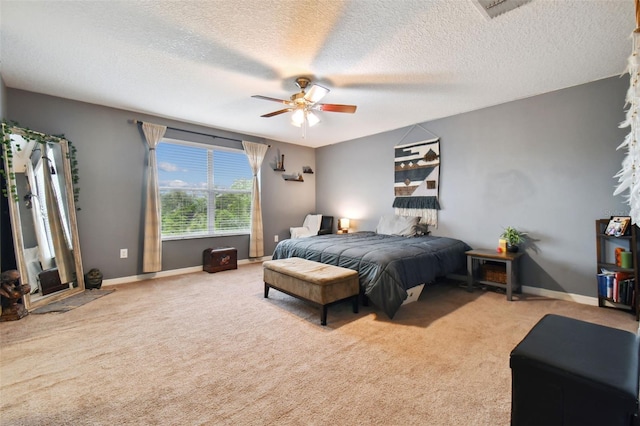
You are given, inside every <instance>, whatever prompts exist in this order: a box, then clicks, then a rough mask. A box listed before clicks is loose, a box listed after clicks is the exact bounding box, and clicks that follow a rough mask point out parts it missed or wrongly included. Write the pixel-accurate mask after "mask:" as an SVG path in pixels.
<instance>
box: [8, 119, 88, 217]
mask: <svg viewBox="0 0 640 426" xmlns="http://www.w3.org/2000/svg"><path fill="white" fill-rule="evenodd" d="M12 134H19V135H20V136H22V137H23V138H24V139H25V140H27V141H35V142H37V143H39V144H41V145H45V144H46V143H47V142H53V143H60V141H62V140H66V141H67V144H68V146H69V152H68V154H67V159H68V160H69V162H70V165H71V182H72V184H73V185H72V186H73V201H74V202H75V203H76V210H80V208H79V207H78V206H77V203H78V200H79V195H80V188H79V187H78V182H79V181H80V178H79V170H78V160H77V158H76V151H77V149H76V147H75V146H74V145H73V143H72V142H71V141H70V140H68V139H66V138H65V137H64V135H45V134H42V133H40V132H35V131H33V130H30V129H27V128H24V127H20V125H19V124H18V123H16V122H15V121H5V120H3V121H2V126H0V140H1V141H2V159H3V160H6V164H7V165H8V167H9V170H13V151H12V149H11V135H12ZM18 149H20V148H18ZM0 174H1V175H2V176H3V177H4V179H5V181H6V183H7V186H6V188H3V189H2V194H3V195H4V196H5V197H7V198H9V197H12V198H13V199H14V201H16V202H19V201H20V197H19V196H18V187H17V186H16V175H15V173H14V172H13V171H11V172H10V173H9V172H7V170H5V169H1V170H0Z"/></svg>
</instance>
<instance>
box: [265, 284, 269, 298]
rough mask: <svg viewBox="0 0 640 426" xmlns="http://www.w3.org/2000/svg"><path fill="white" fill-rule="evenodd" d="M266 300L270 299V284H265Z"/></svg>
mask: <svg viewBox="0 0 640 426" xmlns="http://www.w3.org/2000/svg"><path fill="white" fill-rule="evenodd" d="M264 298H265V299H268V298H269V284H267V283H264Z"/></svg>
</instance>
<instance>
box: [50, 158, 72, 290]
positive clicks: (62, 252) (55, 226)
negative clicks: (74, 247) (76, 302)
mask: <svg viewBox="0 0 640 426" xmlns="http://www.w3.org/2000/svg"><path fill="white" fill-rule="evenodd" d="M42 159H43V164H42V171H43V175H44V191H45V202H46V206H47V218H48V219H49V230H50V232H51V240H52V243H53V251H54V253H55V259H56V266H57V267H58V273H59V274H60V281H61V282H63V283H69V282H72V281H75V279H76V277H75V272H76V268H75V265H74V261H73V255H72V254H71V248H70V247H71V243H70V242H69V241H68V239H67V235H66V234H65V232H64V225H63V223H62V221H63V219H62V217H61V214H60V211H61V210H60V205H59V204H58V197H56V193H55V191H54V189H53V183H52V178H51V165H52V164H55V162H54V161H53V158H52V157H51V156H49V150H48V149H46V151H45V156H44V157H43V158H42Z"/></svg>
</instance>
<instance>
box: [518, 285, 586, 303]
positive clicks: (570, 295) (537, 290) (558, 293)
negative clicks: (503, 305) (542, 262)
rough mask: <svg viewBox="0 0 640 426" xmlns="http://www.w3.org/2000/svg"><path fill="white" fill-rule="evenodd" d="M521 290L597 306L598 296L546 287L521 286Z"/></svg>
mask: <svg viewBox="0 0 640 426" xmlns="http://www.w3.org/2000/svg"><path fill="white" fill-rule="evenodd" d="M522 292H523V293H527V294H531V295H534V296H543V297H549V298H551V299H559V300H567V301H569V302H576V303H581V304H583V305H592V306H598V298H597V297H592V296H583V295H581V294H573V293H565V292H563V291H555V290H547V289H546V288H539V287H529V286H522Z"/></svg>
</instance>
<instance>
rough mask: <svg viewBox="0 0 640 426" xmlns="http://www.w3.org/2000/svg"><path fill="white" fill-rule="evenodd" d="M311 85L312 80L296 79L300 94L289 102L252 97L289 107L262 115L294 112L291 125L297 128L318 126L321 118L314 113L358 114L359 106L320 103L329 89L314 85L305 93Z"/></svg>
mask: <svg viewBox="0 0 640 426" xmlns="http://www.w3.org/2000/svg"><path fill="white" fill-rule="evenodd" d="M310 83H311V80H310V79H308V78H307V77H298V78H297V79H296V85H297V86H298V87H299V88H300V92H299V93H296V94H294V95H291V100H288V101H286V100H284V99H276V98H270V97H268V96H261V95H253V96H251V97H252V98H256V99H264V100H265V101H273V102H278V103H281V104H285V105H287V108H284V109H281V110H278V111H274V112H270V113H268V114H264V115H261V117H274V116H276V115H280V114H284V113H285V112H293V115H292V116H291V123H292V124H293V125H294V126H297V127H301V126H302V125H303V124H305V123H307V124H308V125H309V127H311V126H315V125H316V124H318V122H319V121H320V118H319V117H318V116H317V115H316V114H314V113H313V111H328V112H346V113H349V114H353V113H354V112H356V108H357V106H355V105H339V104H321V103H318V102H319V101H320V100H321V99H322V98H323V97H324V96H325V95H326V94H327V93H329V89H327V88H326V87H322V86H320V85H318V84H313V85H311V87H310V88H309V91H308V92H305V90H306V89H307V87H309V84H310Z"/></svg>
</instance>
